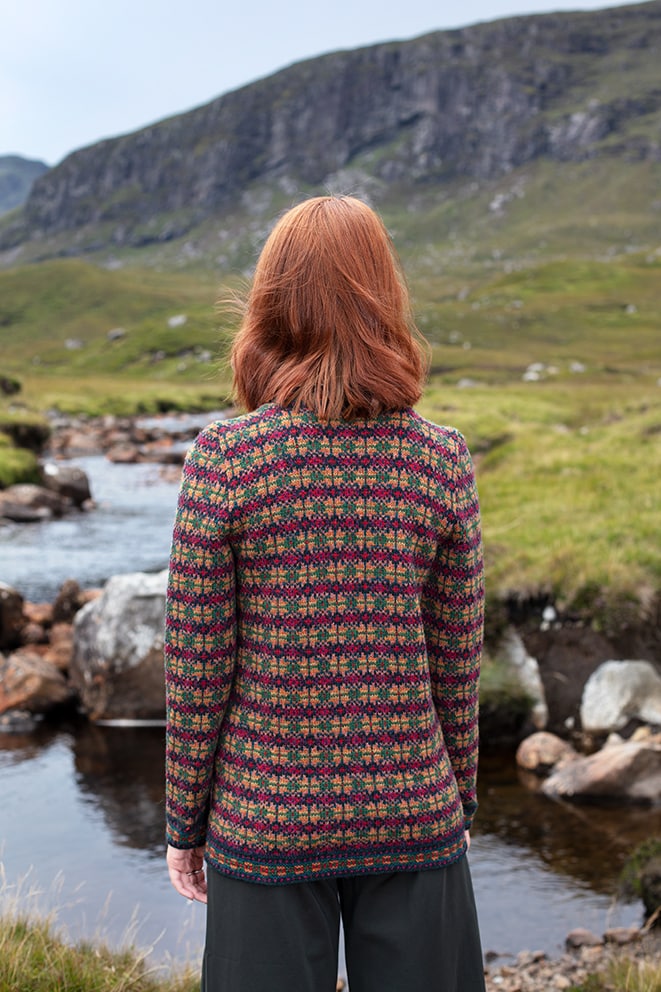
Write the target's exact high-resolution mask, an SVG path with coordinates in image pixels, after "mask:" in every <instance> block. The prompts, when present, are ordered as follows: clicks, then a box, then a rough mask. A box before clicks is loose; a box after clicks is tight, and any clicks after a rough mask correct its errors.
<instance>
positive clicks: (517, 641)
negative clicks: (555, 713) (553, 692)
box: [501, 627, 549, 730]
mask: <svg viewBox="0 0 661 992" xmlns="http://www.w3.org/2000/svg"><path fill="white" fill-rule="evenodd" d="M501 650H502V652H503V655H504V657H505V660H506V661H507V662H508V664H509V665H510V667H511V669H512V672H513V673H514V675H515V676H516V678H517V680H518V682H519V684H520V685H521V686H522V687H523V688H524V689H525V691H526V692H527V693H528V695H529V696H530V697H531V699H532V700H533V707H532V712H531V716H532V721H533V723H534V725H535V727H537V729H538V730H543V729H544V727H545V726H546V724H547V723H548V719H549V711H548V706H547V705H546V696H545V694H544V686H543V685H542V679H541V676H540V674H539V665H538V663H537V659H536V658H533V657H532V656H531V655H529V654H528V652H527V651H526V647H525V644H524V643H523V641H522V640H521V637H520V636H519V634H518V633H517V632H516V630H514V628H513V627H510V628H509V629H508V631H507V632H506V634H505V636H504V638H503V641H502V644H501Z"/></svg>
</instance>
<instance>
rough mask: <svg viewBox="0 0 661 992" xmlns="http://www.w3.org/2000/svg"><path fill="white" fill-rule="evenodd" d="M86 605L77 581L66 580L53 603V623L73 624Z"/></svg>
mask: <svg viewBox="0 0 661 992" xmlns="http://www.w3.org/2000/svg"><path fill="white" fill-rule="evenodd" d="M84 605H85V598H84V594H83V591H82V589H81V588H80V586H79V585H78V583H77V582H76V580H75V579H65V581H64V582H63V583H62V585H61V586H60V588H59V589H58V592H57V596H56V597H55V600H54V602H53V623H73V618H74V617H75V615H76V613H77V612H78V610H80V609H81V607H82V606H84Z"/></svg>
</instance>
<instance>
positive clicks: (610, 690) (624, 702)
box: [581, 661, 661, 733]
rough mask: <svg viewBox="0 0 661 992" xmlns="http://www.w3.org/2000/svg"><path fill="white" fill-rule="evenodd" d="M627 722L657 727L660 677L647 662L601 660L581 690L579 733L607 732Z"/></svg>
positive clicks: (660, 712) (660, 705) (660, 722)
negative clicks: (632, 721) (580, 727)
mask: <svg viewBox="0 0 661 992" xmlns="http://www.w3.org/2000/svg"><path fill="white" fill-rule="evenodd" d="M631 719H636V720H640V721H642V722H643V723H652V724H655V725H661V676H659V674H658V672H657V671H656V669H655V668H654V666H653V665H651V664H650V662H649V661H605V662H604V663H603V665H600V666H599V668H597V670H596V671H594V672H593V673H592V675H591V676H590V678H589V679H588V680H587V682H586V683H585V687H584V689H583V698H582V700H581V725H582V727H583V730H585V731H587V732H588V733H607V732H609V731H612V730H620V729H621V728H622V727H624V726H625V725H626V724H627V723H628V722H629V720H631Z"/></svg>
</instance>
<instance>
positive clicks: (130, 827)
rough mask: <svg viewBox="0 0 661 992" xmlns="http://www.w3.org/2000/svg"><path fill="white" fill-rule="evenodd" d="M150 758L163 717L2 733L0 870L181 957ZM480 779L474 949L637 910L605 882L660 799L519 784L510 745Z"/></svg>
mask: <svg viewBox="0 0 661 992" xmlns="http://www.w3.org/2000/svg"><path fill="white" fill-rule="evenodd" d="M163 760H164V732H163V729H162V728H146V727H141V728H126V727H122V728H119V727H99V726H94V725H90V724H87V723H82V724H80V725H76V724H73V723H72V724H70V725H68V726H66V727H60V728H59V729H57V728H52V727H48V726H47V725H44V726H42V727H41V728H39V730H38V732H37V733H35V734H31V735H1V736H0V789H1V790H2V791H1V795H2V799H3V801H2V802H1V803H0V851H1V852H2V861H3V863H4V866H5V870H6V874H7V878H8V879H9V881H10V882H14V881H15V880H16V879H20V878H21V877H23V876H24V874H25V872H26V870H28V869H29V868H30V866H33V868H32V872H33V877H34V878H35V879H36V881H38V883H39V885H40V887H41V889H42V890H46V891H48V888H49V886H51V885H52V880H53V878H55V877H56V876H57V875H61V876H62V877H63V878H64V890H63V891H58V896H57V901H56V908H57V916H58V921H59V922H62V923H63V924H65V925H66V926H68V928H69V930H70V933H71V935H72V937H73V938H76V937H79V936H87V935H89V933H90V923H91V924H95V921H98V919H99V918H100V917H101V916H103V917H104V922H103V925H102V927H101V929H102V932H103V934H104V937H106V939H108V940H110V941H111V942H112V941H113V940H114V941H120V940H121V938H122V936H123V934H124V932H125V929H126V924H127V922H128V920H129V919H130V918H131V916H132V915H133V913H134V912H135V911H136V907H138V908H139V912H138V915H139V919H140V923H141V929H140V932H139V935H138V940H139V942H140V943H141V944H150V943H151V942H152V941H153V940H156V939H157V938H158V936H159V934H161V932H163V931H165V937H164V938H162V942H161V945H160V947H161V951H160V954H161V956H163V954H164V953H167V954H169V955H174V956H175V957H176V958H179V959H181V958H182V957H185V956H187V955H188V956H191V955H190V947H191V946H192V947H193V948H194V954H193V957H195V954H197V952H198V950H199V946H200V944H201V941H202V931H203V923H204V910H203V909H202V908H200V907H198V906H195V907H190V906H188V904H187V903H186V902H185V900H182V899H180V897H178V896H177V895H176V893H175V892H174V890H173V889H171V888H170V886H169V883H168V880H167V874H166V870H165V863H164V860H163V855H164V848H165V844H164V787H163ZM479 792H480V810H479V814H478V817H477V820H476V824H475V829H474V833H473V837H474V843H473V847H472V849H471V866H472V871H473V880H474V884H475V891H476V897H477V902H478V911H479V915H480V920H481V927H482V935H483V941H484V946H485V949H490V950H496V951H498V952H510V953H516V952H517V951H519V950H522V949H524V948H529V949H531V948H537V947H541V948H542V949H544V950H546V951H548V952H550V953H557V952H558V950H559V949H560V948H561V946H562V943H563V941H564V938H565V936H566V933H567V931H568V930H569V929H571V928H572V927H574V926H587V927H589V928H592V929H595V930H597V931H600V930H603V929H605V928H606V927H607V926H608V925H615V924H619V923H622V924H632V923H636V922H639V921H640V910H639V908H638V906H636V905H634V906H632V907H622V906H619V907H618V913H619V915H614V912H613V894H614V892H615V889H616V883H617V877H618V874H619V871H620V868H621V865H622V863H623V861H624V858H625V857H626V855H627V853H628V852H629V850H630V849H631V848H632V847H633V846H634V845H635V844H636V843H637V842H638V841H639V840H640V839H642V838H643V837H645V836H648V835H649V834H651V833H653V832H661V822H660V818H661V811H659V810H649V809H641V808H633V807H628V808H624V807H622V808H617V807H613V808H606V809H604V808H603V807H574V806H565V805H561V804H558V803H555V802H552V801H550V800H547V799H546V798H545V797H543V796H541V795H539V794H537V793H535V792H531V791H529V790H528V789H526V788H525V787H523V786H522V784H521V782H520V781H519V779H518V776H517V773H516V769H515V767H514V760H513V755H511V754H506V755H502V754H500V755H488V756H485V757H484V758H483V762H482V770H481V777H480V790H479ZM110 893H112V899H111V907H112V908H113V913H114V915H113V914H111V916H110V917H109V916H108V914H107V913H106V912H105V911H104V906H105V905H106V903H107V901H108V897H109V894H110ZM622 911H624V912H625V914H626V915H625V916H624V917H623V916H622ZM97 929H99V927H98V925H92V927H91V931H92V933H94V931H95V930H97ZM182 933H183V934H185V941H186V948H187V949H186V951H184V952H182V949H181V948H182V944H181V939H180V934H182ZM158 954H159V952H157V954H156V956H157V957H158Z"/></svg>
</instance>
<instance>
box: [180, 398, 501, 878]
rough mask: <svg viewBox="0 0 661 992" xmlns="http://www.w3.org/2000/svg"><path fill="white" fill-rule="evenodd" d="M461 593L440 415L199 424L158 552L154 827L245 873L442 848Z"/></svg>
mask: <svg viewBox="0 0 661 992" xmlns="http://www.w3.org/2000/svg"><path fill="white" fill-rule="evenodd" d="M483 598H484V596H483V569H482V549H481V537H480V523H479V509H478V501H477V494H476V489H475V481H474V475H473V469H472V464H471V460H470V456H469V453H468V450H467V448H466V445H465V442H464V440H463V438H462V436H461V435H460V434H459V433H458V432H457V431H455V430H453V429H451V428H447V427H438V426H435V425H434V424H431V423H429V422H427V421H425V420H423V419H422V418H421V417H420V416H419V415H418V414H417V413H415V412H414V411H413V410H405V411H401V412H395V413H389V414H385V415H382V416H380V417H377V418H375V419H373V420H359V421H341V422H330V423H323V422H321V421H319V420H318V419H317V418H316V417H315V416H314V415H313V414H312V413H310V412H308V411H305V410H304V411H301V412H293V411H291V410H288V409H283V408H280V407H278V406H276V405H274V404H269V405H265V406H263V407H261V408H260V409H259V410H257V411H255V412H253V413H251V414H248V415H246V416H243V417H238V418H236V419H234V420H228V421H224V422H218V423H214V424H211V425H210V426H209V427H207V428H206V429H205V430H204V431H203V432H202V433H201V434H200V435H199V436H198V438H197V440H196V442H195V444H194V445H193V447H192V449H191V450H190V452H189V454H188V456H187V459H186V464H185V467H184V475H183V481H182V487H181V491H180V496H179V504H178V510H177V515H176V521H175V526H174V534H173V542H172V553H171V560H170V577H169V587H168V596H167V617H166V642H165V658H166V686H167V746H166V766H167V769H166V783H167V823H168V828H167V840H168V842H169V843H170V844H171V845H172V846H174V847H177V848H184V849H186V848H192V847H197V846H201V845H206V858H207V861H208V863H209V864H210V865H211V866H212V867H213V868H215V869H217V870H218V871H220V872H222V873H224V874H227V875H231V876H234V877H236V878H240V879H245V880H247V881H251V882H261V883H289V882H297V881H305V880H310V879H314V878H320V877H335V876H337V877H339V876H346V875H357V874H365V873H376V872H392V871H418V870H422V869H429V868H437V867H441V866H443V865H446V864H449V863H451V862H452V861H455V860H457V859H458V858H460V857H461V856H462V855H463V854H464V852H465V839H464V831H465V830H466V829H467V828H469V827H470V825H471V821H472V818H473V815H474V813H475V809H476V805H477V803H476V797H475V779H476V764H477V694H478V672H479V662H480V654H481V647H482V620H483Z"/></svg>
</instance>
